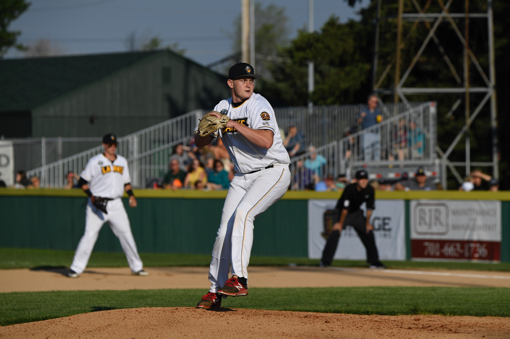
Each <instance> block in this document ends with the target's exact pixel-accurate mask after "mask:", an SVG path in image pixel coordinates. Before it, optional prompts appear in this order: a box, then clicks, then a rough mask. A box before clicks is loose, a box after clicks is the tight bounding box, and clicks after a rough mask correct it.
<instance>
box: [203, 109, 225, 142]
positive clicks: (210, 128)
mask: <svg viewBox="0 0 510 339" xmlns="http://www.w3.org/2000/svg"><path fill="white" fill-rule="evenodd" d="M211 113H217V114H219V115H220V116H221V118H218V117H216V116H215V115H213V114H211ZM229 120H230V118H229V117H228V116H226V115H225V114H221V113H220V112H215V111H211V112H209V113H207V114H206V115H204V117H203V118H202V120H200V124H198V134H199V135H200V136H201V137H206V136H208V135H209V134H211V133H215V132H216V131H217V130H219V129H222V128H225V127H226V126H227V123H228V122H229Z"/></svg>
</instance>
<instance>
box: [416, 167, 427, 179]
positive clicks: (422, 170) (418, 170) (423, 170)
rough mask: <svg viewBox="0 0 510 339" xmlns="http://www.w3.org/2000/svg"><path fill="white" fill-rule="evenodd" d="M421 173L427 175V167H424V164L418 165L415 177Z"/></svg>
mask: <svg viewBox="0 0 510 339" xmlns="http://www.w3.org/2000/svg"><path fill="white" fill-rule="evenodd" d="M419 175H427V173H425V168H423V167H422V166H420V167H418V168H417V169H416V172H415V173H414V176H415V177H417V176H419Z"/></svg>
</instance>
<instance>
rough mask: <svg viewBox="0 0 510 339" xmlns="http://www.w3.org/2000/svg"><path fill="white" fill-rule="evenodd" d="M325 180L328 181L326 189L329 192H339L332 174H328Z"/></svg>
mask: <svg viewBox="0 0 510 339" xmlns="http://www.w3.org/2000/svg"><path fill="white" fill-rule="evenodd" d="M324 182H325V183H326V191H328V192H337V191H338V188H337V187H336V182H335V178H333V176H332V175H331V174H330V175H328V176H326V178H325V179H324Z"/></svg>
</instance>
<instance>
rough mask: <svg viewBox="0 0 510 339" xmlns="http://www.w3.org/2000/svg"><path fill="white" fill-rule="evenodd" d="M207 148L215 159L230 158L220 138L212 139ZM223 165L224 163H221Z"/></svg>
mask: <svg viewBox="0 0 510 339" xmlns="http://www.w3.org/2000/svg"><path fill="white" fill-rule="evenodd" d="M209 148H210V149H211V151H212V152H213V154H214V158H215V159H218V160H223V159H228V160H230V155H229V154H228V151H227V149H226V148H225V146H224V145H223V141H222V140H221V138H216V139H215V140H213V142H211V144H210V145H209ZM223 165H225V164H223Z"/></svg>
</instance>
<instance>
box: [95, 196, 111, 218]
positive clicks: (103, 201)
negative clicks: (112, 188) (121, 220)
mask: <svg viewBox="0 0 510 339" xmlns="http://www.w3.org/2000/svg"><path fill="white" fill-rule="evenodd" d="M110 200H112V199H109V198H101V197H96V196H92V199H91V201H92V205H94V206H95V207H96V208H97V209H98V210H100V211H101V212H103V213H104V214H108V212H106V205H107V204H108V201H110Z"/></svg>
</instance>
